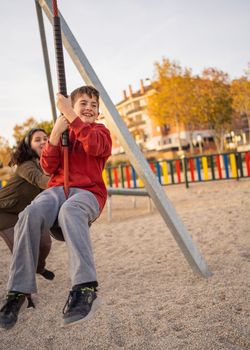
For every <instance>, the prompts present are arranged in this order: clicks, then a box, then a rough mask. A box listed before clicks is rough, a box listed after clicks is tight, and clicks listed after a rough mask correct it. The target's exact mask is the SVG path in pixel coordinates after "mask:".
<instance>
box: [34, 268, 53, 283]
mask: <svg viewBox="0 0 250 350" xmlns="http://www.w3.org/2000/svg"><path fill="white" fill-rule="evenodd" d="M38 274H39V275H41V276H43V277H44V278H45V279H46V280H50V281H52V280H53V279H54V277H55V274H54V272H52V271H50V270H47V269H44V270H43V272H38Z"/></svg>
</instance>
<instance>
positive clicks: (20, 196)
mask: <svg viewBox="0 0 250 350" xmlns="http://www.w3.org/2000/svg"><path fill="white" fill-rule="evenodd" d="M48 180H49V176H47V175H45V174H44V173H43V172H42V169H41V167H40V165H39V163H38V160H35V159H34V160H29V161H26V162H24V163H23V164H21V165H19V166H17V168H16V171H15V173H14V174H13V176H12V177H11V178H10V180H9V181H8V183H7V185H6V186H5V187H3V188H1V189H0V230H4V229H6V228H9V227H12V226H14V225H15V224H16V222H17V220H18V214H19V213H20V212H21V211H23V210H24V209H25V207H26V206H27V205H28V204H30V203H31V201H32V200H33V199H34V198H35V197H36V196H37V195H38V194H39V193H40V192H41V191H42V190H43V189H46V188H47V184H48Z"/></svg>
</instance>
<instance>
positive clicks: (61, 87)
mask: <svg viewBox="0 0 250 350" xmlns="http://www.w3.org/2000/svg"><path fill="white" fill-rule="evenodd" d="M52 7H53V14H54V17H53V30H54V44H55V54H56V67H57V82H58V91H59V92H60V94H62V95H64V96H65V97H67V87H66V76H65V67H64V57H63V45H62V34H61V23H60V17H59V16H58V8H57V1H56V0H53V1H52ZM68 145H69V131H68V130H66V131H64V132H63V134H62V146H63V153H64V154H63V159H64V192H65V196H66V197H68V194H69V151H68Z"/></svg>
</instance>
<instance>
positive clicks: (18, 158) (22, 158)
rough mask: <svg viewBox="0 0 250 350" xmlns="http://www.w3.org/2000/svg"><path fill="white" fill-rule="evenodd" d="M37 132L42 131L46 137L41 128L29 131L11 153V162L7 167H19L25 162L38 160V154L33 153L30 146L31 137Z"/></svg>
mask: <svg viewBox="0 0 250 350" xmlns="http://www.w3.org/2000/svg"><path fill="white" fill-rule="evenodd" d="M37 131H42V132H44V133H45V134H46V135H47V133H46V131H45V130H44V129H41V128H33V129H31V130H30V131H29V132H28V134H27V135H26V136H25V137H24V138H23V139H22V141H21V142H20V143H19V144H18V146H17V148H16V149H15V151H14V152H13V154H12V156H11V160H10V162H9V166H13V165H20V164H22V163H24V162H26V161H27V160H31V159H34V158H39V156H38V154H37V153H36V152H35V151H33V149H32V148H31V146H30V144H31V140H32V136H33V135H34V133H35V132H37Z"/></svg>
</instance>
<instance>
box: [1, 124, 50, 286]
mask: <svg viewBox="0 0 250 350" xmlns="http://www.w3.org/2000/svg"><path fill="white" fill-rule="evenodd" d="M47 139H48V136H47V134H46V132H45V131H44V130H43V129H40V128H37V129H31V130H30V131H29V133H28V134H27V135H26V137H25V138H24V139H23V140H22V141H21V142H20V144H19V145H18V147H17V149H16V151H15V152H14V153H13V155H12V158H11V161H10V163H9V165H10V166H16V169H15V173H14V175H13V176H12V177H11V178H10V180H9V181H8V183H7V185H6V186H5V187H4V188H2V189H0V236H1V237H2V238H3V239H4V241H5V243H6V244H7V246H8V247H9V249H10V250H11V252H12V250H13V244H14V226H15V224H16V222H17V220H18V214H19V213H20V212H21V211H23V210H24V209H25V207H26V206H27V205H29V204H30V203H31V201H32V200H33V199H34V198H35V197H36V196H37V195H38V194H39V193H40V192H41V191H42V190H44V189H46V188H47V184H48V180H49V177H48V176H47V175H45V174H44V173H43V172H42V169H41V167H40V165H39V158H40V155H41V152H42V149H43V147H44V145H45V143H46V141H47ZM34 234H35V232H34ZM50 249H51V237H50V234H49V231H45V232H43V234H42V236H41V241H40V252H39V261H38V265H37V273H39V274H40V275H42V276H43V277H44V278H46V279H49V280H52V279H53V278H54V277H55V275H54V273H53V272H52V271H49V270H47V269H45V264H46V258H47V256H48V254H49V252H50Z"/></svg>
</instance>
